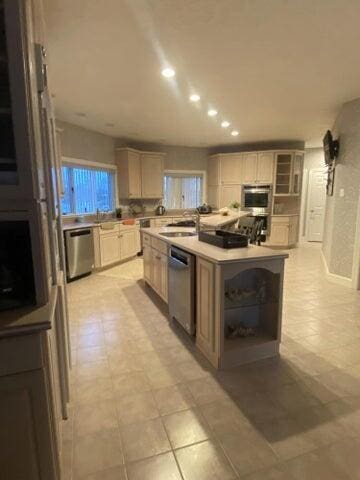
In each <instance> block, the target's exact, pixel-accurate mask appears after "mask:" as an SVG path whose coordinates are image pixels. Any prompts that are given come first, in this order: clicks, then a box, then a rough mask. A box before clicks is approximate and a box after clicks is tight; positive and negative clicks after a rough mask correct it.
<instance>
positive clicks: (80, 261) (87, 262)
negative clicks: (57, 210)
mask: <svg viewBox="0 0 360 480" xmlns="http://www.w3.org/2000/svg"><path fill="white" fill-rule="evenodd" d="M65 243H66V257H67V276H68V278H70V279H71V278H75V277H78V276H80V275H83V274H85V273H89V272H91V271H92V269H93V268H94V239H93V232H92V229H91V228H89V229H77V230H69V231H67V232H65Z"/></svg>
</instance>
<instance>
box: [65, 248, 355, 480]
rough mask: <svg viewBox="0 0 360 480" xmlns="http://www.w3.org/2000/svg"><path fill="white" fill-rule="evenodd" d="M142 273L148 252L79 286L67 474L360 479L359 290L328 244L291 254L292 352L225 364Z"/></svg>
mask: <svg viewBox="0 0 360 480" xmlns="http://www.w3.org/2000/svg"><path fill="white" fill-rule="evenodd" d="M141 277H142V261H141V260H140V259H136V260H134V261H131V262H128V263H126V264H124V265H122V266H117V267H115V268H112V269H109V270H107V271H104V272H102V273H99V274H95V275H92V276H91V277H88V278H85V279H82V280H80V281H77V282H75V283H72V284H71V285H70V287H69V297H70V314H71V341H72V347H73V352H72V353H73V363H74V366H73V370H72V374H71V378H72V380H71V382H72V403H71V408H70V418H69V420H68V421H67V422H66V424H65V427H64V429H63V459H62V462H63V472H64V480H69V479H71V480H125V479H127V480H181V479H183V480H212V479H219V480H231V479H234V478H241V479H242V478H244V479H247V480H266V479H272V480H313V479H314V480H315V479H316V480H321V479H326V480H332V479H334V480H335V479H336V480H341V479H360V455H359V452H360V348H359V344H360V293H359V292H354V291H352V290H350V289H348V288H346V287H342V286H339V285H335V284H333V283H330V282H328V281H327V280H326V279H325V276H324V269H323V264H322V259H321V255H320V250H319V247H318V246H314V245H306V246H302V247H301V248H298V249H296V250H292V251H291V252H290V258H289V260H288V261H287V263H286V276H285V298H284V318H283V342H282V347H281V357H280V358H276V359H271V360H266V361H261V362H258V363H255V364H252V365H248V366H243V367H240V368H235V369H233V370H229V371H224V372H216V371H215V370H214V369H213V368H212V367H211V366H210V365H209V364H208V362H207V361H206V360H204V358H203V357H202V356H201V354H199V352H197V351H196V349H195V348H194V345H193V343H192V342H191V341H190V340H189V339H188V338H187V337H186V336H185V335H182V334H181V333H180V332H179V330H178V329H177V328H175V329H173V328H172V326H171V325H169V323H168V321H167V318H166V314H165V312H164V310H163V308H162V305H161V302H159V301H157V299H156V296H155V295H152V294H151V292H150V291H149V290H148V289H146V290H144V285H143V283H142V281H141ZM149 293H150V294H149Z"/></svg>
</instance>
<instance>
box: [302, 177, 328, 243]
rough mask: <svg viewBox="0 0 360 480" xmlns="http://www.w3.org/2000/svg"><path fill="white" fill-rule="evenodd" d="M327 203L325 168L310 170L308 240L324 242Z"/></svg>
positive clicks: (307, 214) (307, 216) (307, 212)
mask: <svg viewBox="0 0 360 480" xmlns="http://www.w3.org/2000/svg"><path fill="white" fill-rule="evenodd" d="M325 204H326V173H325V172H324V169H323V168H314V169H313V170H310V172H309V184H308V201H307V210H306V240H307V241H308V242H322V240H323V233H324V219H325Z"/></svg>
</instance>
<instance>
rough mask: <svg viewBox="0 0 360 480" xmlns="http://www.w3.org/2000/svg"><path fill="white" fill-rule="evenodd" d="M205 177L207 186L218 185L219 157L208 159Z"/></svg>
mask: <svg viewBox="0 0 360 480" xmlns="http://www.w3.org/2000/svg"><path fill="white" fill-rule="evenodd" d="M207 177H208V178H207V181H208V185H219V183H220V177H219V157H218V156H217V155H215V156H213V157H209V159H208V168H207Z"/></svg>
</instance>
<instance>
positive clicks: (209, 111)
mask: <svg viewBox="0 0 360 480" xmlns="http://www.w3.org/2000/svg"><path fill="white" fill-rule="evenodd" d="M217 113H218V112H217V110H214V109H213V108H211V109H210V110H208V115H209V117H216V115H217Z"/></svg>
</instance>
